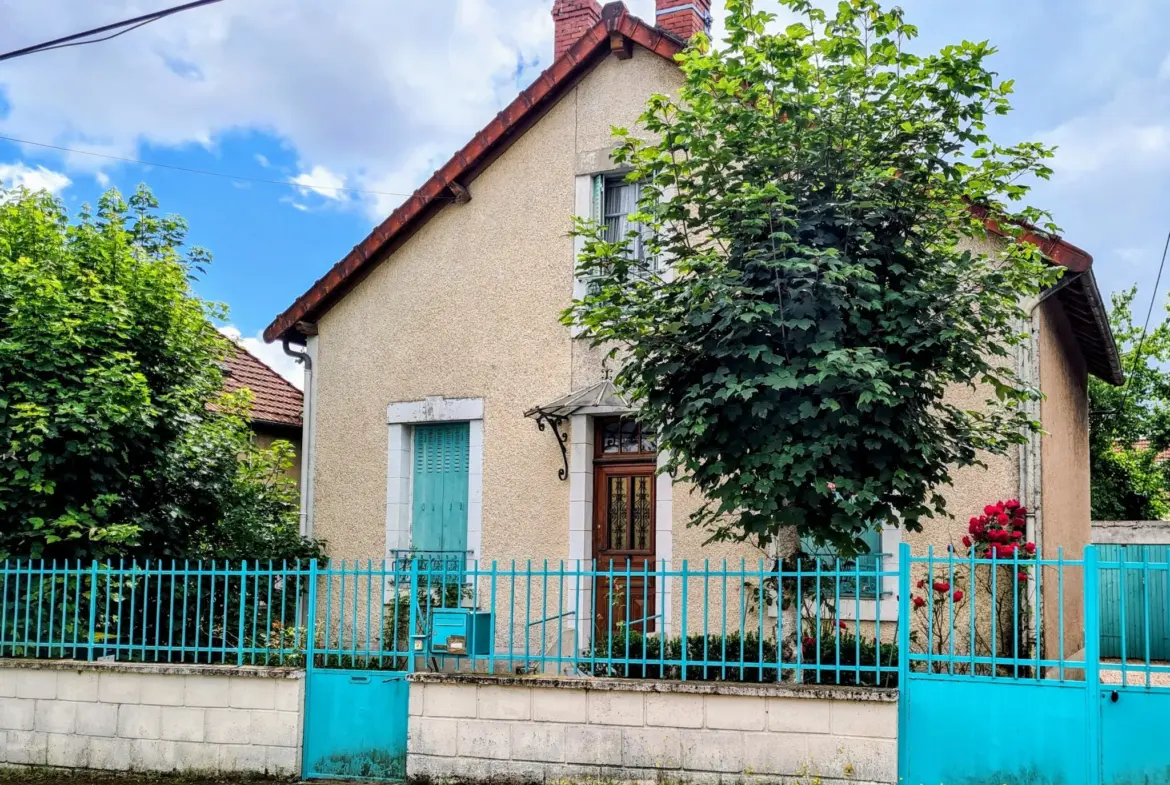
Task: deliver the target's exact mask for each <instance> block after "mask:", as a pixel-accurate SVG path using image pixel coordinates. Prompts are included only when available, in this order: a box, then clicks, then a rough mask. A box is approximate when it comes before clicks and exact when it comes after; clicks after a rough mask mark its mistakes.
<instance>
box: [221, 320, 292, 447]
mask: <svg viewBox="0 0 1170 785" xmlns="http://www.w3.org/2000/svg"><path fill="white" fill-rule="evenodd" d="M223 365H224V369H223V370H224V377H223V386H224V389H225V390H227V391H228V392H235V391H236V390H239V389H241V388H244V387H246V388H248V389H249V390H251V391H252V421H253V422H263V423H275V424H277V425H290V426H293V427H296V428H300V427H301V412H302V405H303V403H304V395H303V394H302V393H301V391H300V390H298V389H297V388H296V387H293V386H292V385H291V384H289V382H287V381H286V380H285V379H284V377H283V376H281V375H280V374H278V373H277V372H276V371H274V370H272V369H271V368H269V367H268V366H267V365H265V364H264V363H263V362H261V361H260V360H259V359H257V358H256V357H254V356H253V355H252V354H251V353H250V352H249V351H248V350H247V349H245V348H244V347H243V346H240V345H239V344H237V343H235V342H234V341H233V342H232V349H231V352H230V353H229V354H228V356H227V357H225V358H224V361H223Z"/></svg>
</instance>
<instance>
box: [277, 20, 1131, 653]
mask: <svg viewBox="0 0 1170 785" xmlns="http://www.w3.org/2000/svg"><path fill="white" fill-rule="evenodd" d="M553 17H554V20H555V37H556V41H555V55H556V59H555V61H554V62H553V63H552V65H551V66H549V68H548V69H547V70H546V71H545V72H544V73H542V74H541V75H540V77H539V78H537V79H536V81H535V82H534V83H533V84H532V85H531V86H530V87H528V88H527V89H525V90H524V91H522V92H521V93H520V95H519V96H518V97H517V98H516V99H515V100H514V101H513V102H512V103H511V104H510V105H508V106H507V107H506V108H505V109H504V110H503V111H502V112H500V113H499V115H497V116H496V117H495V118H494V119H493V120H492V121H491V122H490V123H488V125H487V126H486V127H485V128H484V129H483V130H481V131H480V132H479V133H478V134H476V135H475V137H474V138H472V139H471V141H470V142H468V144H467V145H466V146H465V147H463V148H462V149H461V150H459V151H458V152H457V153H456V154H455V155H454V156H453V157H452V158H451V160H450V161H448V162H447V163H446V164H445V165H444V166H443V167H442V168H440V169H439V170H438V171H437V172H435V174H434V175H433V176H432V177H431V178H430V179H429V180H427V182H425V183H424V184H423V185H422V186H421V187H420V188H419V189H418V190H417V191H416V192H415V193H414V195H412V196H411V197H410V198H409V199H407V200H406V201H405V202H404V203H403V204H402V206H401V207H399V208H398V209H397V210H395V211H394V212H393V213H392V214H391V215H390V216H389V217H388V218H387V219H386V220H385V221H383V222H382V223H381V224H380V225H379V226H378V227H377V228H375V229H374V230H373V231H372V232H371V233H370V235H369V236H368V237H367V238H366V239H364V240H363V241H362V242H360V243H359V244H358V245H357V246H356V247H355V248H354V249H353V250H352V251H350V252H349V253H348V254H346V255H345V257H344V258H342V259H341V261H339V262H337V264H336V265H334V267H333V268H332V269H330V270H329V271H328V272H327V273H326V274H325V275H324V276H323V277H322V278H321V279H320V280H318V281H317V282H316V283H315V284H314V285H313V286H312V287H311V288H310V289H309V290H308V291H307V292H305V294H304V295H302V296H301V297H300V298H298V299H297V300H296V302H294V303H293V304H292V305H291V306H289V308H288V309H287V310H286V311H285V312H284V313H282V314H281V315H280V316H278V317H277V318H276V320H275V321H274V322H273V323H272V324H271V325H270V326H269V327H268V328H267V330H266V332H265V338H266V339H267V340H269V341H283V342H284V343H285V345H286V348H288V347H290V346H291V345H294V344H295V345H304V346H305V351H306V353H307V355H308V356H309V358H310V363H309V367H310V370H309V371H308V372H307V374H306V390H307V399H308V400H309V401H310V405H309V407H308V408H307V410H306V415H305V420H306V423H307V430H306V432H307V443H308V444H309V445H310V447H309V454H308V457H307V461H306V466H307V476H306V485H305V493H304V495H303V496H304V505H305V514H306V517H307V519H308V521H309V525H310V526H311V529H312V532H313V533H314V534H315V535H318V536H321V537H324V538H326V539H327V540H328V541H329V543H330V549H331V553H332V555H333V556H335V557H338V558H343V557H344V558H358V559H363V560H364V559H380V558H384V557H385V558H389V557H391V556H392V555H393V554H394V553H395V552H398V551H403V550H412V549H413V550H425V551H430V550H441V551H447V552H460V553H461V552H467V553H469V554H470V556H472V557H474V558H475V559H480V560H485V561H490V560H499V561H501V562H508V561H510V560H512V559H518V560H526V559H531V560H533V561H534V562H536V563H541V562H543V560H548V561H549V562H550V563H554V564H555V563H557V562H560V561H562V560H599V561H601V562H603V563H604V562H606V561H608V560H610V559H613V558H617V559H619V560H620V561H622V562H623V563H624V562H625V560H626V559H627V558H628V559H629V560H630V561H631V563H632V564H633V567H634V569H635V570H640V569H642V565H643V564H646V563H650V564H661V563H662V562H663V561H666V562H669V563H672V564H676V565H677V564H679V563H681V562H682V560H689V561H690V563H691V564H692V565H693V564H696V563H698V564H701V563H702V562H703V561H704V560H705V559H708V560H710V562H711V563H713V564H714V563H720V560H722V559H724V558H726V559H728V560H729V561H731V562H732V563H734V564H738V563H739V560H740V559H746V560H747V561H748V563H749V564H752V565H754V564H756V563H757V561H758V560H759V559H761V558H763V557H764V556H765V554H764V553H763V552H761V551H759V550H758V549H756V548H753V547H750V546H748V545H736V544H713V545H706V546H705V545H704V541H705V539H706V534H705V533H704V532H701V531H696V530H693V529H689V528H688V527H687V525H686V523H687V519H688V516H689V515H690V513H691V512H692V510H694V509H695V507H696V506H697V504H698V503H699V502H698V499H696V498H695V497H694V496H693V495H692V494H691V493H689V492H688V489H687V485H686V482H685V478H679V480H678V481H675V480H673V479H672V478H671V477H670V476H668V475H666V474H657V473H656V472H655V469H656V467H657V465H658V464H659V462H660V456H659V455H658V454H657V449H656V445H655V442H654V438H653V435H652V434H648V433H644V432H641V431H640V429H639V427H638V425H637V422H636V419H634V418H632V417H630V416H629V415H631V414H633V412H632V411H631V409H630V407H629V406H628V405H627V403H626V402H625V401H624V400H623V399H622V398H621V397H620V395H619V394H618V393H617V391H616V390H615V389H614V388H613V385H612V384H611V383H610V382H609V381H608V374H607V371H606V369H605V368H604V367H603V363H602V358H601V356H600V354H599V352H598V351H596V350H593V349H591V348H590V347H589V346H588V345H587V343H586V342H584V341H581V340H578V339H576V338H574V336H573V334H572V332H571V330H570V329H569V328H567V327H565V326H564V325H562V324H561V322H560V321H559V318H558V317H559V316H560V314H561V312H562V310H563V309H564V308H565V307H566V306H568V304H569V302H570V301H571V299H572V298H573V297H574V294H575V293H577V292H580V286H581V284H580V282H578V281H576V280H575V278H574V266H575V264H574V262H575V258H576V251H577V250H578V249H577V248H576V247H575V241H574V240H573V239H571V238H570V236H569V232H570V229H571V228H572V219H573V216H575V215H576V216H583V217H598V218H600V217H612V216H609V215H608V212H607V214H606V216H594V212H593V211H594V204H595V203H601V204H605V205H622V204H627V205H628V204H629V201H630V200H628V199H623V198H622V196H623V194H622V193H621V191H622V189H623V188H626V187H628V186H627V185H626V184H625V183H624V182H623V180H622V178H621V177H620V174H621V173H620V171H618V170H616V169H615V167H614V166H613V164H612V163H611V160H610V151H611V150H612V148H613V146H614V140H613V139H612V137H611V131H610V129H611V127H612V126H615V125H616V126H626V127H631V128H633V127H636V123H637V118H638V116H639V114H640V112H641V111H642V109H643V107H644V105H645V103H646V100H647V99H648V98H649V97H650V96H651V95H652V94H654V93H670V92H672V91H675V90H676V89H677V88H678V86H679V85H680V83H681V80H682V74H681V72H680V70H679V69H678V67H677V65H676V64H675V61H674V59H673V58H674V56H675V54H676V53H678V52H679V51H680V50H681V49H682V47H683V46H684V43H685V40H686V39H687V38H688V37H689V36H690V35H691V34H693V33H694V32H696V31H698V30H700V29H702V28H704V27H705V26H706V25H707V24H708V22H709V18H710V17H709V1H708V0H658V2H657V16H656V19H655V22H654V23H651V22H647V21H643V20H641V19H638V18H636V17H634V16H632V15H630V14H629V13H628V12H627V10H626V8H625V6H624V5H623V4H622V3H620V2H618V3H610V4H609V5H606V6H605V7H604V8H601V7H599V6H598V5H597V3H596V2H594V0H557V2H556V3H555V4H554V6H553ZM595 189H600V190H601V191H602V194H601V195H602V197H603V198H602V199H600V200H595V198H594V193H595ZM615 209H616V208H615ZM618 218H619V219H620V218H621V216H618ZM1029 239H1030V240H1031V241H1032V242H1035V243H1037V244H1039V245H1040V246H1041V247H1042V249H1043V251H1044V252H1045V254H1046V255H1047V257H1048V258H1049V259H1050V260H1051V261H1052V263H1054V264H1058V265H1061V266H1063V267H1065V268H1067V274H1066V275H1065V276H1064V277H1063V278H1062V279H1061V282H1060V283H1059V284H1058V285H1057V286H1055V287H1053V288H1052V289H1051V290H1049V291H1047V292H1045V293H1044V295H1043V296H1042V297H1040V298H1038V299H1037V301H1036V302H1033V303H1028V304H1027V310H1028V312H1029V313H1030V314H1031V317H1032V318H1031V325H1030V328H1031V334H1032V339H1031V341H1030V342H1029V343H1028V344H1027V346H1026V347H1025V349H1024V350H1023V351H1021V353H1020V356H1019V368H1020V371H1021V373H1022V374H1023V375H1024V378H1026V379H1028V380H1030V381H1031V382H1032V383H1034V384H1037V385H1038V386H1039V387H1040V388H1041V389H1042V390H1043V391H1044V393H1045V394H1046V396H1047V397H1046V399H1045V400H1044V401H1043V402H1042V403H1040V404H1038V406H1037V408H1038V411H1037V412H1036V413H1035V414H1036V415H1037V416H1038V418H1039V419H1040V420H1041V421H1042V422H1043V424H1044V428H1045V431H1046V433H1045V435H1043V436H1042V437H1040V436H1037V437H1034V438H1032V439H1031V440H1030V441H1029V443H1028V444H1027V445H1025V446H1022V447H1021V448H1019V449H1017V450H1013V451H1012V452H1011V453H1009V454H1008V455H1006V456H1002V457H989V458H987V466H986V468H977V467H973V468H967V469H963V470H962V471H960V472H958V473H957V476H956V478H955V484H954V487H952V488H947V489H943V490H944V492H945V493H946V495H947V497H948V499H949V507H950V510H951V511H952V513H953V514H954V515H955V516H956V519H955V520H954V521H952V522H950V523H947V522H945V521H939V522H937V523H935V524H934V525H930V526H928V528H927V530H926V531H925V532H923V533H921V534H913V535H907V538H908V539H909V541H910V543H911V545H912V546H913V548H914V549H915V550H916V551H917V550H921V551H925V550H926V549H927V547H928V546H933V547H934V548H935V550H936V552H938V553H945V552H946V549H947V547H948V546H949V545H952V544H957V543H958V541H959V540H960V539H961V537H962V536H963V535H964V534H965V533H966V529H967V518H968V517H969V516H970V515H972V514H975V513H976V512H978V511H980V510H982V509H983V507H984V505H986V504H988V503H990V502H993V501H995V500H998V499H1010V498H1018V499H1021V500H1023V502H1024V503H1025V504H1026V505H1027V507H1028V508H1029V509H1030V510H1031V511H1032V515H1031V517H1030V518H1029V524H1028V527H1029V532H1028V536H1029V538H1030V539H1032V540H1035V541H1036V542H1037V543H1038V544H1039V548H1040V552H1041V553H1042V554H1043V555H1045V556H1050V555H1051V556H1055V554H1056V553H1057V549H1058V548H1062V549H1063V552H1064V554H1065V556H1066V557H1069V558H1073V557H1076V556H1078V555H1079V553H1080V549H1081V547H1082V546H1083V545H1084V544H1085V543H1087V542H1089V530H1090V529H1089V526H1090V522H1089V475H1088V472H1089V462H1088V399H1087V379H1088V375H1089V374H1094V375H1096V376H1099V377H1101V378H1103V379H1106V380H1108V381H1110V382H1113V383H1119V382H1120V381H1121V368H1120V365H1119V360H1118V355H1117V350H1116V347H1115V346H1114V342H1113V339H1112V336H1111V334H1110V332H1109V328H1108V322H1107V320H1106V318H1105V310H1104V307H1103V305H1102V301H1101V297H1100V293H1099V292H1098V290H1097V286H1096V283H1095V281H1094V278H1093V272H1092V257H1091V256H1090V255H1089V254H1087V253H1086V252H1084V251H1082V250H1080V249H1078V248H1076V247H1075V246H1073V245H1071V244H1069V243H1067V242H1065V241H1063V240H1060V239H1057V238H1051V237H1047V236H1041V235H1039V234H1038V233H1035V234H1031V235H1029ZM999 241H1000V240H997V237H996V234H995V227H994V226H989V232H988V239H987V241H986V242H987V244H988V247H989V248H991V247H994V244H995V243H996V242H999ZM983 398H984V393H983V392H982V391H972V390H969V389H965V388H963V389H956V390H955V392H954V400H955V401H956V402H957V403H969V404H970V405H971V406H978V405H980V402H981V401H982V400H983ZM902 537H903V533H902V532H901V531H899V530H897V529H890V530H887V531H884V532H882V533H881V534H880V537H875V541H874V543H873V546H872V547H873V549H874V550H875V552H880V553H881V554H883V557H882V558H883V559H884V560H885V562H886V566H887V567H888V568H889V569H890V570H891V571H896V569H897V564H896V554H897V550H898V549H897V545H898V542H899V541H900V540H901V539H902ZM794 545H795V543H794V542H790V543H787V544H786V547H792V546H794ZM893 580H894V579H893V578H892V577H890V578H888V579H884V581H883V585H882V586H881V591H880V593H875V594H874V595H873V596H872V598H870V599H867V600H866V601H865V602H864V603H861V604H860V605H859V606H858V607H859V612H860V613H861V614H862V617H863V618H874V617H876V616H877V615H878V614H880V615H881V618H882V619H885V620H892V619H894V618H895V617H896V616H897V613H898V610H897V602H896V600H895V599H894V597H895V593H896V587H895V586H894V584H893ZM1053 588H1054V587H1053ZM1044 591H1045V598H1046V599H1047V598H1048V597H1049V593H1050V592H1051V591H1052V590H1051V589H1049V588H1048V587H1047V586H1046V587H1045V590H1044ZM1066 591H1067V593H1068V594H1067V596H1068V597H1071V596H1073V595H1074V594H1075V592H1076V591H1077V588H1076V587H1073V586H1068V587H1066ZM654 592H658V593H659V596H656V597H652V598H651V600H650V601H651V602H654V603H661V607H660V608H658V611H659V612H661V613H663V614H666V616H667V618H670V614H671V613H672V611H671V610H670V606H671V598H670V597H669V596H668V595H666V594H665V592H666V589H664V588H662V587H661V586H660V587H658V588H656V589H654ZM1077 596H1078V597H1079V595H1077ZM1051 597H1052V598H1055V597H1056V595H1055V594H1054V593H1053V594H1051ZM1066 599H1067V598H1066ZM1068 601H1071V600H1068ZM1052 605H1053V607H1054V606H1055V602H1053V603H1052ZM644 610H646V611H647V612H649V610H650V609H644ZM677 612H678V611H677V607H676V608H675V609H674V611H673V613H675V614H677ZM843 612H848V613H852V612H853V611H852V610H851V609H845V610H844V611H843ZM1047 612H1048V611H1047V610H1046V613H1047ZM1070 618H1073V614H1070ZM1053 628H1054V629H1055V625H1053ZM1078 634H1080V632H1079V631H1070V636H1075V635H1078Z"/></svg>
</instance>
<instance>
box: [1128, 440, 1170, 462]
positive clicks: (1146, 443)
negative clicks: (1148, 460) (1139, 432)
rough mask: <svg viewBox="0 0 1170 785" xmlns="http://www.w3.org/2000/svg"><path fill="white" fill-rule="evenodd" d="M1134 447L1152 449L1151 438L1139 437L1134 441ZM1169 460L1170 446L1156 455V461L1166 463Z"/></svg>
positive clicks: (1136, 448)
mask: <svg viewBox="0 0 1170 785" xmlns="http://www.w3.org/2000/svg"><path fill="white" fill-rule="evenodd" d="M1133 448H1134V449H1135V450H1148V449H1150V440H1149V439H1138V440H1137V441H1136V442H1134V443H1133ZM1168 460H1170V448H1168V449H1165V450H1161V451H1159V452H1158V454H1157V455H1155V456H1154V463H1165V462H1166V461H1168Z"/></svg>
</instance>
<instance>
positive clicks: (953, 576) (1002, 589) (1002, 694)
mask: <svg viewBox="0 0 1170 785" xmlns="http://www.w3.org/2000/svg"><path fill="white" fill-rule="evenodd" d="M995 553H996V552H995V551H992V554H993V556H992V558H975V557H974V556H973V555H969V556H967V557H966V558H961V557H957V556H955V555H954V554H953V553H948V554H946V555H945V556H940V557H936V556H935V555H934V553H933V551H932V552H929V553H928V554H927V555H926V556H925V557H912V556H911V555H910V552H909V549H908V548H907V547H906V546H905V545H903V546H902V552H901V556H902V560H901V564H902V565H903V569H902V570H901V574H900V576H899V580H900V582H901V586H900V590H899V597H900V607H901V616H900V618H901V619H902V620H912V621H910V623H905V622H903V623H902V624H901V625H900V628H899V639H900V640H899V645H900V648H901V650H902V651H903V652H909V656H904V657H902V658H901V659H900V665H901V668H900V674H899V676H900V679H899V681H900V687H901V694H900V703H899V736H898V740H899V769H900V778H901V781H902V782H903V783H906V784H907V785H976V784H977V783H988V784H989V785H990V784H991V783H995V785H1024V784H1025V783H1027V784H1029V785H1031V784H1033V783H1037V784H1041V785H1131V784H1132V785H1139V784H1140V785H1163V784H1164V783H1170V746H1168V745H1167V744H1166V738H1167V732H1166V730H1165V728H1166V719H1165V718H1166V717H1167V716H1170V663H1167V662H1166V661H1165V660H1164V659H1162V660H1161V661H1160V659H1159V658H1158V657H1157V656H1156V654H1157V652H1155V651H1154V650H1153V649H1152V647H1151V645H1150V641H1151V636H1150V635H1149V632H1150V630H1151V629H1157V628H1158V627H1159V625H1163V624H1165V623H1166V621H1167V620H1166V619H1165V618H1155V617H1154V613H1153V612H1152V609H1154V608H1157V607H1159V605H1158V603H1157V602H1155V601H1153V598H1151V597H1150V596H1149V593H1150V592H1151V591H1156V590H1157V587H1158V586H1159V585H1164V581H1165V580H1166V578H1167V577H1168V576H1170V564H1168V563H1167V561H1166V560H1165V558H1163V560H1162V561H1157V562H1155V561H1148V560H1147V561H1144V562H1142V563H1141V564H1140V565H1138V566H1136V567H1135V564H1134V562H1133V561H1119V560H1116V557H1114V560H1110V561H1106V560H1104V559H1100V558H1099V554H1098V551H1097V549H1096V548H1095V547H1093V546H1088V547H1086V548H1085V552H1084V558H1083V559H1080V560H1066V559H1064V558H1063V556H1062V555H1061V554H1059V552H1058V556H1057V558H1056V559H1050V560H1045V559H1028V558H1025V559H1020V558H1019V553H1020V551H1019V549H1016V550H1015V551H1014V552H1013V554H1012V558H1010V559H1001V558H998V557H997V556H995V555H994V554H995ZM1134 569H1137V570H1138V571H1139V572H1141V573H1142V574H1143V576H1144V577H1145V578H1146V580H1143V581H1142V582H1141V583H1140V584H1139V585H1140V586H1142V590H1141V592H1137V591H1132V592H1129V593H1126V592H1121V593H1120V594H1119V593H1118V592H1117V591H1116V587H1117V586H1120V585H1122V584H1123V583H1132V581H1131V580H1129V579H1128V578H1127V576H1126V573H1128V572H1130V571H1131V570H1134ZM1159 575H1160V576H1161V582H1163V583H1160V582H1159V580H1158V579H1157V578H1156V577H1153V578H1151V576H1159ZM1131 602H1132V604H1133V607H1130V603H1131ZM1109 603H1115V605H1116V607H1115V608H1111V609H1109V610H1106V607H1109ZM1163 607H1164V606H1163ZM1127 612H1128V613H1127ZM1162 612H1163V613H1165V611H1164V610H1163V611H1162ZM1114 613H1115V614H1116V616H1118V617H1120V619H1123V620H1124V619H1127V617H1128V619H1129V621H1130V623H1131V626H1132V627H1133V628H1134V629H1141V630H1143V631H1144V632H1145V633H1146V634H1145V637H1144V638H1143V639H1142V640H1143V641H1144V645H1142V646H1141V649H1140V650H1139V651H1132V650H1131V647H1129V646H1128V645H1127V643H1126V638H1125V636H1121V638H1120V641H1119V642H1118V649H1119V651H1118V652H1117V657H1116V658H1109V657H1103V656H1102V640H1103V637H1104V636H1103V632H1104V631H1103V629H1102V623H1103V621H1106V620H1108V619H1109V618H1112V615H1111V614H1114ZM1122 628H1124V624H1123V626H1122ZM1105 640H1108V639H1107V638H1105Z"/></svg>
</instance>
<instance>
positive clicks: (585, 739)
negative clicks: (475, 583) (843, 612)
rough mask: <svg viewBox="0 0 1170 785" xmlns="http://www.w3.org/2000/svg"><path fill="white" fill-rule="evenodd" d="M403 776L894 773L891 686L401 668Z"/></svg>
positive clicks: (854, 776)
mask: <svg viewBox="0 0 1170 785" xmlns="http://www.w3.org/2000/svg"><path fill="white" fill-rule="evenodd" d="M410 715H411V716H410V726H409V739H408V742H407V751H408V754H407V774H408V776H409V777H412V778H414V777H419V778H432V779H442V778H457V779H466V780H489V779H493V778H495V779H502V778H508V779H513V780H518V781H523V782H545V781H548V782H554V781H563V780H566V779H568V780H572V779H597V778H602V779H613V780H619V781H637V780H640V781H646V780H660V781H661V780H677V781H690V782H699V783H714V782H718V783H733V782H747V781H751V782H762V783H766V782H786V783H787V782H813V781H819V782H821V783H826V784H827V783H834V782H841V783H844V782H849V783H853V784H854V785H858V784H859V783H896V782H897V779H898V776H897V769H898V751H897V747H898V744H897V729H898V711H897V693H896V692H894V691H888V690H867V689H857V688H803V687H800V686H780V685H767V686H750V685H733V684H713V683H687V682H635V681H626V680H618V679H590V680H582V679H548V678H540V679H532V678H515V677H498V676H486V675H484V676H470V675H462V676H454V675H449V674H414V675H412V676H411V686H410Z"/></svg>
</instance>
